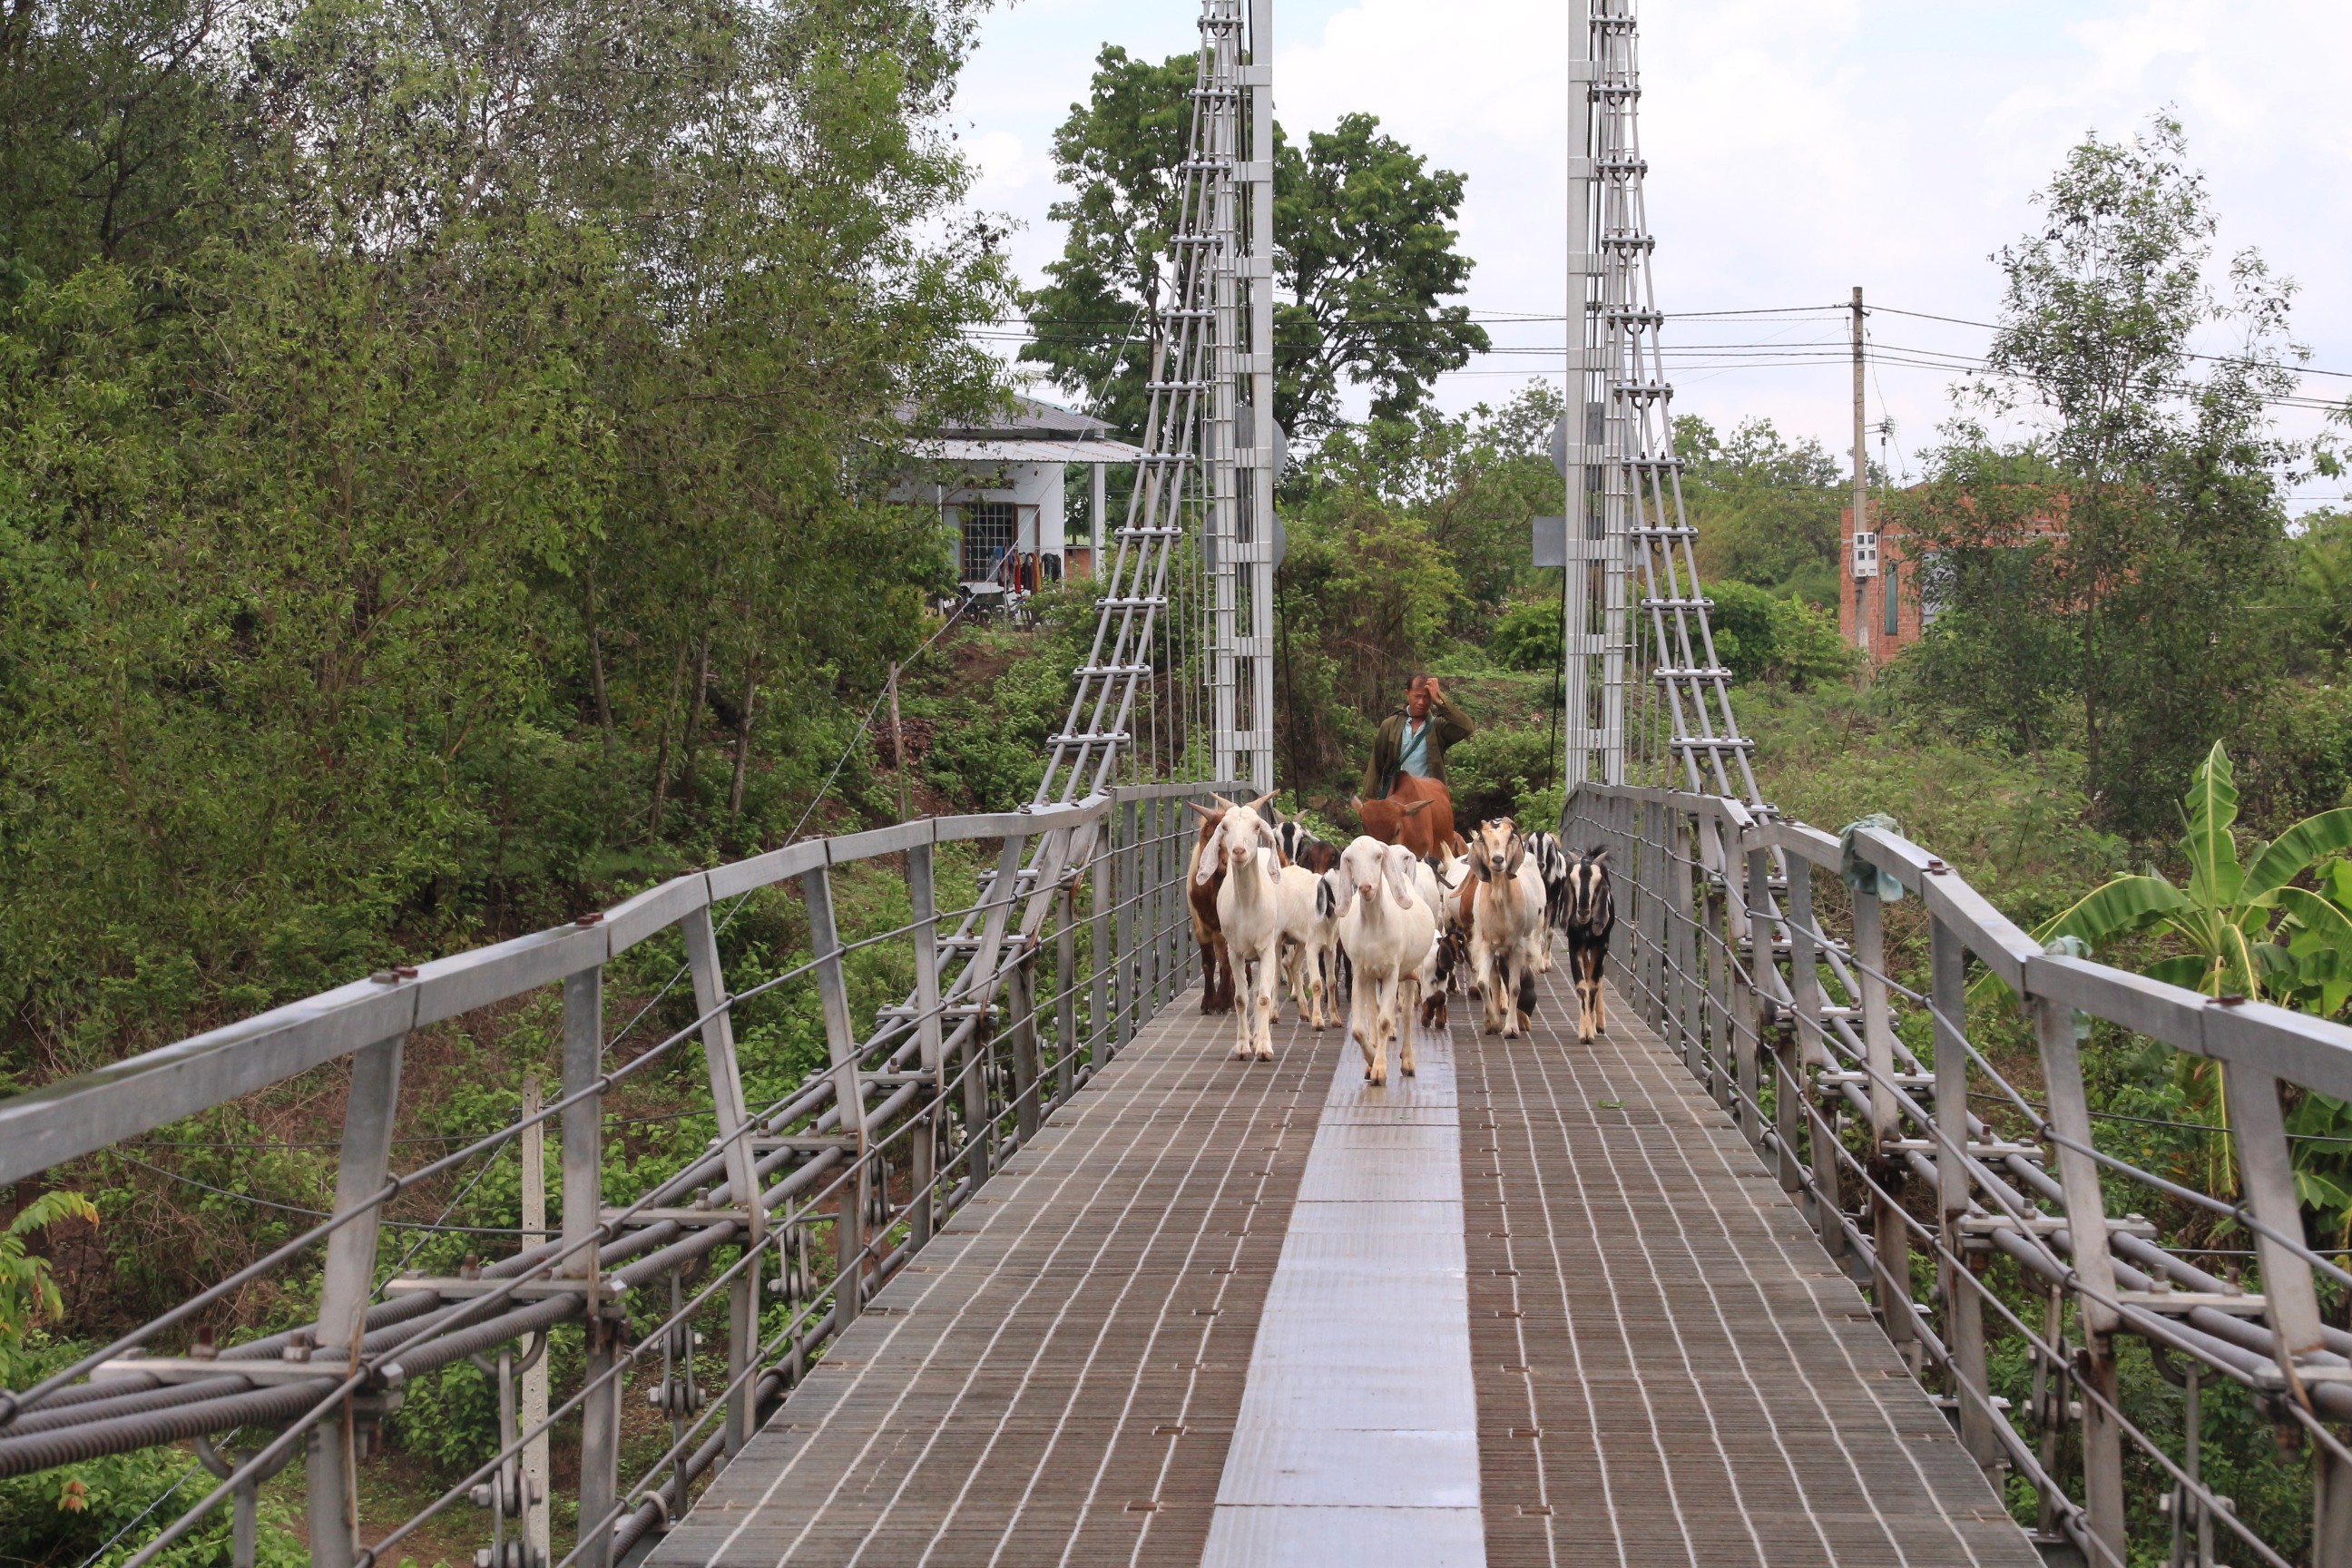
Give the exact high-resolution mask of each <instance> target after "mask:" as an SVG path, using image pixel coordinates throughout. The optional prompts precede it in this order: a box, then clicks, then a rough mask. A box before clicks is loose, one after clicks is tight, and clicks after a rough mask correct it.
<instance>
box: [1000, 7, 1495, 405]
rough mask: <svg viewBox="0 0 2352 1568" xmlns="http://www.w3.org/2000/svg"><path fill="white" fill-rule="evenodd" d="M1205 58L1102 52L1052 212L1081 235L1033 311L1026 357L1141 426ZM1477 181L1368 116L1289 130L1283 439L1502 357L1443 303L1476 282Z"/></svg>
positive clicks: (1062, 161) (1279, 336)
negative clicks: (1462, 245)
mask: <svg viewBox="0 0 2352 1568" xmlns="http://www.w3.org/2000/svg"><path fill="white" fill-rule="evenodd" d="M1196 64H1197V61H1196V57H1194V56H1192V55H1189V54H1188V55H1175V56H1171V57H1170V58H1168V59H1167V60H1166V61H1165V62H1164V63H1162V64H1160V65H1156V66H1155V65H1153V64H1151V63H1150V61H1147V60H1141V59H1137V58H1133V57H1132V56H1130V55H1129V54H1128V52H1127V51H1126V50H1124V49H1122V48H1120V47H1118V46H1117V45H1106V46H1104V47H1103V51H1102V53H1101V55H1100V56H1098V57H1097V61H1096V69H1095V75H1094V81H1093V90H1092V93H1091V96H1090V97H1089V99H1088V101H1087V102H1086V103H1083V104H1076V105H1073V106H1072V108H1071V110H1070V114H1069V118H1068V119H1067V120H1066V121H1063V123H1062V126H1061V128H1060V129H1059V130H1058V131H1056V132H1055V135H1054V161H1055V167H1056V170H1057V171H1058V173H1059V174H1060V177H1061V179H1062V182H1063V184H1066V186H1068V187H1069V189H1070V191H1071V195H1069V197H1068V198H1067V199H1066V200H1064V201H1061V202H1057V203H1055V205H1054V206H1053V207H1052V208H1051V209H1050V216H1052V217H1053V218H1054V219H1055V222H1058V223H1062V224H1066V225H1067V226H1068V236H1067V238H1066V241H1065V242H1064V245H1063V250H1062V254H1061V256H1060V257H1059V258H1057V259H1055V261H1053V262H1051V263H1049V264H1048V265H1047V267H1046V268H1045V276H1046V282H1045V285H1044V286H1043V287H1041V288H1039V289H1036V290H1034V292H1032V293H1030V294H1028V295H1026V296H1025V297H1024V306H1025V307H1026V309H1027V311H1028V315H1029V321H1030V325H1031V327H1032V328H1033V329H1034V333H1035V340H1034V342H1030V343H1028V344H1025V345H1024V347H1023V348H1022V351H1021V357H1022V358H1023V359H1024V360H1026V361H1029V362H1031V363H1038V364H1042V365H1045V367H1047V372H1048V374H1050V375H1051V376H1052V377H1053V378H1054V380H1055V382H1056V383H1057V384H1060V385H1062V386H1063V387H1065V388H1067V389H1068V390H1070V391H1071V392H1073V393H1076V394H1080V395H1092V396H1093V398H1094V407H1095V409H1096V410H1097V412H1099V413H1100V414H1101V415H1102V416H1103V417H1105V418H1107V419H1109V420H1110V421H1111V422H1112V423H1113V424H1114V425H1116V426H1119V427H1121V428H1123V429H1127V430H1130V431H1132V430H1136V429H1139V427H1140V426H1141V424H1142V421H1143V415H1144V407H1145V402H1146V399H1145V395H1144V393H1143V383H1144V381H1145V379H1146V375H1147V373H1148V371H1149V368H1150V332H1151V331H1152V329H1153V321H1152V320H1151V317H1150V309H1149V307H1150V306H1151V305H1152V304H1154V303H1155V302H1156V301H1158V300H1159V299H1160V294H1161V292H1162V290H1163V289H1166V288H1167V287H1168V286H1169V284H1168V276H1167V275H1168V259H1167V258H1168V241H1169V236H1170V235H1171V233H1172V232H1173V229H1174V226H1175V223H1176V217H1177V215H1176V212H1175V205H1176V202H1177V200H1178V198H1179V195H1180V194H1181V188H1182V187H1181V179H1180V174H1181V170H1180V165H1181V163H1182V162H1183V159H1184V157H1185V154H1186V150H1187V147H1188V144H1189V141H1188V138H1189V128H1190V124H1191V120H1190V116H1191V111H1192V100H1191V97H1190V94H1191V92H1192V86H1193V82H1194V79H1195V69H1196ZM1463 184H1464V181H1463V176H1462V175H1460V174H1455V173H1454V172H1452V171H1450V170H1445V169H1431V168H1429V167H1428V164H1427V161H1426V160H1425V159H1424V158H1423V157H1422V155H1421V154H1419V153H1414V152H1413V151H1412V149H1411V148H1409V147H1407V146H1406V145H1405V144H1404V143H1403V142H1399V141H1398V140H1397V139H1396V138H1394V137H1392V136H1390V135H1388V134H1386V133H1385V132H1381V129H1380V121H1378V120H1377V119H1375V118H1374V117H1372V116H1370V115H1368V114H1350V115H1347V116H1344V117H1342V119H1341V120H1340V121H1339V124H1338V125H1337V126H1335V127H1334V128H1333V129H1332V130H1330V131H1328V132H1311V133H1310V134H1309V135H1308V137H1307V145H1306V146H1305V147H1304V148H1301V147H1298V146H1297V145H1295V144H1294V143H1292V142H1290V141H1288V140H1287V139H1286V137H1285V136H1284V134H1283V132H1282V130H1281V128H1280V127H1279V126H1276V130H1275V215H1274V216H1275V222H1274V229H1275V251H1276V255H1275V275H1276V282H1277V286H1278V288H1279V289H1281V291H1282V292H1284V293H1286V294H1287V295H1288V296H1289V298H1288V299H1287V300H1282V301H1280V302H1278V303H1277V304H1276V321H1275V370H1276V387H1275V407H1276V419H1277V420H1278V421H1279V422H1280V423H1281V424H1282V426H1283V427H1284V428H1285V429H1286V430H1290V431H1292V432H1293V433H1295V434H1300V435H1309V436H1311V435H1319V434H1321V433H1323V432H1325V431H1328V430H1329V429H1331V428H1332V427H1333V426H1335V425H1336V424H1337V423H1338V422H1339V416H1340V411H1339V399H1340V397H1341V395H1342V392H1343V388H1344V387H1346V386H1370V388H1371V389H1372V412H1373V414H1374V416H1376V417H1388V416H1399V415H1404V414H1408V413H1411V412H1412V410H1414V409H1416V408H1418V407H1419V406H1420V405H1421V404H1422V401H1423V398H1425V397H1426V396H1427V395H1428V390H1429V387H1430V385H1431V384H1432V382H1433V380H1434V379H1435V377H1436V376H1437V375H1438V374H1440V373H1441V372H1444V371H1448V370H1454V369H1458V368H1459V367H1460V366H1462V365H1463V364H1464V363H1467V362H1468V360H1469V357H1470V356H1471V355H1472V354H1474V353H1480V352H1483V351H1484V350H1485V349H1486V347H1487V343H1488V340H1487V337H1486V331H1485V329H1484V328H1481V327H1479V326H1477V325H1476V324H1475V323H1474V322H1472V321H1471V320H1470V315H1469V310H1468V309H1467V308H1466V307H1465V306H1461V305H1448V304H1444V303H1442V302H1441V301H1442V300H1444V299H1445V298H1446V297H1448V296H1451V295H1457V294H1460V293H1461V292H1462V291H1463V289H1465V288H1466V287H1467V286H1468V282H1469V277H1470V268H1471V265H1472V264H1471V261H1470V258H1467V257H1465V256H1464V255H1462V254H1461V252H1460V251H1459V250H1458V249H1457V248H1456V247H1457V243H1458V241H1459V238H1460V236H1459V235H1458V234H1457V233H1456V231H1455V230H1454V228H1453V226H1452V225H1453V224H1454V220H1455V218H1456V216H1457V215H1458V214H1459V213H1460V210H1461V205H1462V193H1463Z"/></svg>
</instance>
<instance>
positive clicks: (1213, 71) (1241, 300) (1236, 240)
mask: <svg viewBox="0 0 2352 1568" xmlns="http://www.w3.org/2000/svg"><path fill="white" fill-rule="evenodd" d="M1247 13H1248V14H1247V17H1246V22H1245V21H1244V15H1243V5H1242V0H1207V3H1206V4H1205V5H1203V6H1202V19H1201V27H1202V55H1203V58H1204V60H1205V61H1207V62H1208V64H1209V69H1208V70H1207V71H1205V72H1204V76H1205V78H1206V79H1205V80H1204V81H1203V83H1202V86H1201V87H1200V88H1199V89H1197V90H1196V93H1195V98H1194V103H1195V110H1194V113H1195V116H1196V118H1197V119H1199V120H1202V121H1206V123H1207V128H1208V132H1209V133H1208V136H1207V137H1206V138H1205V141H1206V145H1205V147H1204V148H1203V153H1204V159H1205V163H1204V167H1203V168H1202V174H1204V175H1205V176H1206V177H1208V178H1209V179H1211V180H1213V182H1214V183H1215V188H1216V192H1217V198H1216V203H1215V206H1214V218H1213V228H1212V231H1211V233H1209V234H1208V235H1206V236H1202V237H1200V239H1199V240H1198V241H1196V243H1199V244H1202V247H1203V248H1205V249H1206V250H1207V252H1208V255H1209V258H1210V267H1211V268H1212V275H1213V282H1212V285H1211V288H1212V292H1213V296H1214V298H1215V300H1216V305H1215V311H1216V314H1215V318H1214V321H1213V326H1214V328H1215V345H1216V346H1215V353H1214V356H1213V369H1212V373H1211V388H1212V394H1211V397H1212V401H1211V420H1210V438H1209V442H1208V447H1209V473H1210V485H1211V497H1212V499H1211V505H1210V510H1209V518H1208V523H1209V535H1208V539H1209V542H1208V559H1209V574H1210V596H1211V604H1212V606H1213V617H1214V619H1213V626H1212V627H1211V636H1210V643H1209V647H1210V655H1211V658H1212V661H1213V664H1212V669H1211V677H1210V679H1211V686H1212V691H1213V700H1214V709H1213V715H1214V717H1213V727H1214V741H1213V747H1214V753H1215V763H1214V773H1215V776H1216V777H1218V778H1226V779H1244V780H1247V781H1248V782H1249V784H1250V785H1251V787H1252V788H1254V789H1256V790H1258V791H1261V792H1263V791H1265V790H1270V789H1272V788H1273V787H1274V567H1275V560H1274V538H1275V533H1274V482H1275V478H1276V475H1275V462H1276V457H1275V452H1276V447H1275V437H1274V434H1273V430H1274V423H1273V419H1272V411H1273V408H1274V92H1273V71H1274V68H1273V64H1272V62H1273V58H1274V49H1273V42H1272V35H1273V14H1274V3H1273V0H1248V6H1247Z"/></svg>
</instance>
